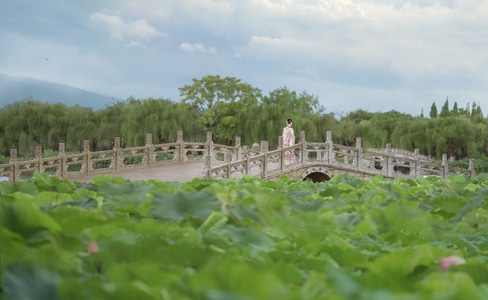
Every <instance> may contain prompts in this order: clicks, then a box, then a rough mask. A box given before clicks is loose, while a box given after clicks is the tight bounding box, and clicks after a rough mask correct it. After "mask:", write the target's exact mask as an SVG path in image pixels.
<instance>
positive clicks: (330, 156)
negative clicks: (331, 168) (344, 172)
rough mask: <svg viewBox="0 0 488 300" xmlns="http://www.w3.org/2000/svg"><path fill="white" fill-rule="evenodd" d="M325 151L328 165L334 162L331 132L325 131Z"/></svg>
mask: <svg viewBox="0 0 488 300" xmlns="http://www.w3.org/2000/svg"><path fill="white" fill-rule="evenodd" d="M325 144H326V145H325V149H327V163H328V164H329V165H330V164H332V162H333V161H334V144H333V143H332V131H330V130H327V132H326V140H325Z"/></svg>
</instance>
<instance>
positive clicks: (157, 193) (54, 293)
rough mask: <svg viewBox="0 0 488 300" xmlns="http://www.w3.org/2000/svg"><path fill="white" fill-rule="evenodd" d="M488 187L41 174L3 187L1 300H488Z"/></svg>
mask: <svg viewBox="0 0 488 300" xmlns="http://www.w3.org/2000/svg"><path fill="white" fill-rule="evenodd" d="M487 187H488V177H487V176H486V175H484V174H482V175H479V176H476V177H464V176H461V175H459V176H453V177H450V178H445V179H443V178H439V177H429V178H420V179H415V180H414V179H408V180H406V179H401V178H398V179H385V178H382V177H380V176H377V177H374V178H372V179H371V180H368V181H366V180H361V179H358V178H354V177H349V176H346V175H343V176H336V177H334V178H333V179H332V180H330V181H329V182H323V183H312V182H308V181H300V182H298V181H291V180H289V179H288V178H287V177H281V178H280V179H279V180H278V181H262V180H259V179H255V178H253V177H251V176H245V177H244V178H242V179H229V180H223V181H217V180H212V179H205V180H197V179H195V180H193V181H192V182H187V183H169V182H161V181H156V180H151V181H148V182H143V181H134V182H127V181H125V180H124V179H123V178H120V177H113V176H106V175H100V176H97V177H95V178H94V179H93V180H92V181H91V182H90V183H77V182H75V183H72V182H69V181H64V180H59V179H57V178H55V177H49V176H47V175H46V174H38V173H36V174H35V176H34V178H32V179H31V180H29V181H28V182H24V183H22V184H20V183H19V184H10V183H6V182H2V183H0V261H1V265H0V282H1V290H0V299H127V298H129V299H133V298H140V299H275V298H279V299H464V298H469V299H485V298H486V296H487V295H488V289H487V288H486V282H487V281H488V268H487V267H486V264H485V262H486V249H487V247H488V235H487V234H486V229H488V211H487V209H488V206H487V205H488V204H487V203H486V201H485V199H486V196H487V195H488V190H487ZM449 255H457V256H461V257H463V258H464V259H465V260H466V264H465V265H459V266H453V267H450V268H449V270H448V271H445V272H443V271H441V270H440V269H439V259H440V258H442V257H445V256H449Z"/></svg>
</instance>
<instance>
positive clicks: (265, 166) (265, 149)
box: [259, 141, 268, 179]
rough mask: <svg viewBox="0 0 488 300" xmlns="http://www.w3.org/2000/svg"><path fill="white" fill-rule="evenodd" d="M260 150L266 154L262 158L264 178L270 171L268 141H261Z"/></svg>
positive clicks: (262, 176) (262, 174)
mask: <svg viewBox="0 0 488 300" xmlns="http://www.w3.org/2000/svg"><path fill="white" fill-rule="evenodd" d="M259 151H260V152H261V154H264V155H263V156H262V158H261V159H262V167H261V178H262V179H264V178H266V174H267V172H268V159H267V155H268V141H261V144H260V147H259Z"/></svg>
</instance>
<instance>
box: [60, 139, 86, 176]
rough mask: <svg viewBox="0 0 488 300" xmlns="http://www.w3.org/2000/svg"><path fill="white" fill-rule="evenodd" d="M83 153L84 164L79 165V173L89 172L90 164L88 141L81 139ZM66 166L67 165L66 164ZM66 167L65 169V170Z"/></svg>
mask: <svg viewBox="0 0 488 300" xmlns="http://www.w3.org/2000/svg"><path fill="white" fill-rule="evenodd" d="M83 153H84V156H85V164H84V165H82V166H81V170H80V171H82V172H81V173H84V174H90V171H91V170H90V166H91V154H90V141H89V140H83ZM66 168H68V166H66ZM67 171H68V169H66V172H67Z"/></svg>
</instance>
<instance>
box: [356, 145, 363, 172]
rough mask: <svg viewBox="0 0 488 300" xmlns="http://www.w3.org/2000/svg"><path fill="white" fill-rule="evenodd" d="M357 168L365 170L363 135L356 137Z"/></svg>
mask: <svg viewBox="0 0 488 300" xmlns="http://www.w3.org/2000/svg"><path fill="white" fill-rule="evenodd" d="M356 151H357V152H356V169H357V170H358V171H362V170H363V148H362V141H361V137H356Z"/></svg>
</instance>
